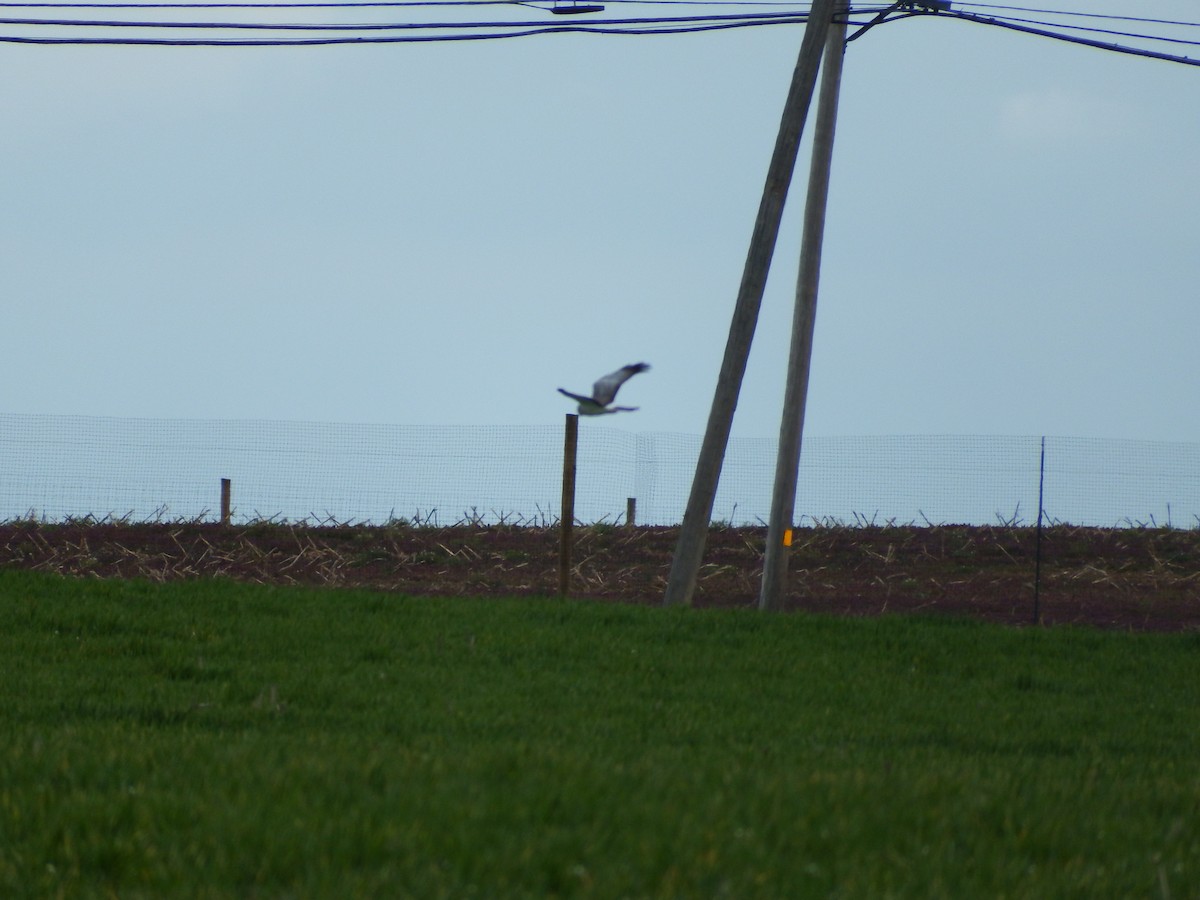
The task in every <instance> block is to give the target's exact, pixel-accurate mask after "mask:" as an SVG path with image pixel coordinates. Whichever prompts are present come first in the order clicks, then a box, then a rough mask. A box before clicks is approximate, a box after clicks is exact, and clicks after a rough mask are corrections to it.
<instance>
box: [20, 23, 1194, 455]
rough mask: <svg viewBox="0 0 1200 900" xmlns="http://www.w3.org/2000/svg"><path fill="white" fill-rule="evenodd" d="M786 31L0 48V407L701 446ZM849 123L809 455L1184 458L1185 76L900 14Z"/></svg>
mask: <svg viewBox="0 0 1200 900" xmlns="http://www.w3.org/2000/svg"><path fill="white" fill-rule="evenodd" d="M1040 5H1042V6H1050V7H1054V8H1059V9H1071V10H1086V11H1093V12H1111V11H1118V10H1121V11H1127V10H1128V4H1123V3H1122V4H1118V3H1115V2H1101V0H1057V2H1052V3H1042V4H1040ZM487 9H489V11H488V12H487V13H486V14H485V15H481V16H480V17H481V18H489V17H493V16H496V15H498V14H496V13H493V12H491V11H490V9H492V8H487ZM26 12H28V11H26ZM526 12H527V11H526ZM619 13H620V14H629V13H630V10H628V9H627V8H622V9H620V10H619ZM1198 13H1200V5H1198V4H1196V3H1195V2H1192V0H1157V2H1152V0H1144V2H1142V3H1140V4H1138V9H1137V14H1138V15H1145V16H1158V17H1163V18H1177V19H1179V18H1184V19H1191V20H1197V19H1200V15H1198ZM633 14H639V15H640V14H655V12H654V11H645V10H640V9H639V10H634V11H633ZM309 15H310V16H314V15H316V13H312V14H309ZM324 15H327V16H328V15H330V13H324ZM333 15H334V16H335V18H336V17H337V14H333ZM393 15H396V14H395V13H393ZM343 17H344V16H343ZM293 18H296V17H293ZM1194 30H1195V29H1193V31H1194ZM802 32H803V26H801V25H793V26H779V27H771V28H755V29H746V30H739V31H727V32H715V33H709V34H695V35H679V36H654V37H632V36H612V35H549V36H540V37H531V38H522V39H514V40H505V41H494V42H463V43H435V44H423V45H418V44H402V45H384V46H342V47H317V48H258V49H252V48H153V47H71V46H65V47H63V46H22V45H2V47H3V49H2V50H0V121H2V122H3V127H2V128H0V209H2V210H3V215H0V283H2V284H3V295H4V298H5V322H4V324H5V327H4V328H3V332H2V337H0V347H2V353H0V383H3V385H4V388H3V394H2V395H0V411H4V412H20V413H73V414H74V413H78V414H92V415H113V416H149V417H182V418H193V417H200V418H209V417H227V418H264V419H301V420H315V421H340V422H383V423H401V424H410V423H411V424H481V425H483V424H492V423H500V422H504V423H513V424H539V423H557V422H560V421H561V418H562V415H563V413H565V412H568V411H571V409H572V407H571V404H569V403H568V402H567V401H566V400H565V399H564V398H563V397H561V396H560V395H559V394H557V393H556V392H555V388H556V387H559V386H563V387H567V388H569V389H573V390H577V389H586V388H587V387H588V386H589V385H590V384H591V382H592V380H594V378H595V377H597V376H598V375H600V374H603V373H605V372H607V371H609V370H611V369H613V368H615V367H617V366H619V365H622V364H624V363H627V362H636V361H640V360H645V361H647V362H650V363H651V364H652V365H653V367H654V368H653V370H652V371H651V372H649V373H648V374H646V375H642V376H639V377H638V378H637V379H635V380H633V381H631V382H630V383H629V384H628V385H627V386H626V387H625V389H624V390H623V392H622V395H621V398H620V399H621V401H622V402H624V403H628V404H631V405H636V406H640V407H641V411H640V412H638V413H636V414H633V415H630V416H626V417H621V418H617V417H614V418H613V419H612V420H610V421H607V422H605V423H603V424H600V423H597V424H598V425H600V427H612V426H616V427H620V428H622V429H627V430H637V431H672V432H682V433H689V434H700V433H702V432H703V430H704V426H705V421H706V418H707V414H708V408H709V404H710V402H711V398H712V389H713V385H714V382H715V378H716V373H717V370H718V366H719V363H720V356H721V353H722V351H723V348H724V343H725V336H726V333H727V329H728V325H729V316H730V312H731V310H732V305H733V300H734V298H735V296H736V292H737V287H738V282H739V280H740V277H741V272H742V265H743V262H744V259H745V254H746V248H747V243H748V240H749V237H750V232H751V227H752V225H753V221H754V216H755V212H756V210H757V206H758V201H759V196H760V193H761V190H762V184H763V178H764V175H765V173H766V167H767V162H768V160H769V157H770V153H771V149H772V146H773V143H774V140H775V134H776V129H777V126H778V122H779V114H780V110H781V107H782V103H783V98H784V94H785V92H786V89H787V84H788V80H789V78H790V73H791V70H792V67H793V65H794V63H795V58H796V51H797V49H798V47H799V44H800V39H801V36H802ZM1193 36H1194V37H1195V35H1193ZM840 110H841V112H840V118H839V129H838V137H837V146H836V150H835V159H834V170H833V181H832V187H831V194H830V207H829V217H828V228H827V232H826V241H825V260H824V267H823V274H822V283H821V295H820V304H819V315H818V322H817V331H816V338H815V356H814V365H813V373H812V379H811V394H810V399H809V406H808V410H809V415H808V426H807V430H808V433H809V434H819V435H846V434H894V433H918V434H922V433H962V434H1011V435H1020V434H1043V433H1044V434H1055V435H1078V436H1092V435H1100V436H1111V437H1122V438H1139V439H1150V440H1170V441H1200V403H1198V402H1197V398H1198V396H1200V391H1198V390H1197V387H1198V380H1200V379H1198V377H1197V363H1196V359H1197V353H1196V344H1197V335H1200V303H1198V302H1197V301H1198V299H1200V225H1198V222H1200V152H1197V148H1198V147H1200V116H1198V115H1197V110H1200V68H1195V67H1188V66H1182V65H1176V64H1170V63H1166V62H1160V61H1154V60H1148V59H1138V58H1133V57H1128V56H1121V55H1117V54H1113V53H1108V52H1102V51H1100V50H1096V49H1088V48H1083V47H1077V46H1071V45H1067V44H1063V43H1059V42H1055V41H1050V40H1047V39H1044V38H1038V37H1032V36H1025V35H1020V34H1015V33H1011V32H1006V31H1002V30H1000V29H996V28H990V27H985V26H981V25H975V24H968V23H964V22H959V21H952V20H947V19H944V18H941V17H922V18H917V19H910V20H906V21H901V22H895V23H892V24H888V25H885V26H883V27H880V28H878V29H876V30H874V31H872V32H871V33H870V34H868V35H866V36H865V37H863V38H862V39H861V40H859V41H857V42H855V43H853V44H852V45H851V46H850V48H849V51H848V54H847V57H846V67H845V76H844V82H843V91H842V98H841V107H840ZM807 166H808V160H807V143H806V145H805V147H803V148H802V151H801V160H800V163H799V166H798V172H797V180H796V182H795V183H794V185H793V194H792V202H791V203H790V204H789V207H788V211H787V215H786V219H785V227H784V230H783V233H782V235H781V239H780V243H779V247H778V250H777V253H776V259H775V264H774V267H773V269H772V277H771V281H770V284H769V286H768V291H767V296H766V299H765V301H764V306H763V313H762V318H761V320H760V324H759V331H758V336H757V339H756V341H755V345H754V349H753V352H752V354H751V360H750V366H749V370H748V374H747V378H746V382H745V385H744V390H743V395H742V400H741V403H740V405H739V409H738V415H737V419H736V421H735V426H734V433H735V435H744V436H766V437H773V436H774V435H775V433H776V431H777V429H778V421H779V405H780V401H781V398H782V392H783V384H782V382H783V377H784V371H785V368H786V358H787V341H788V331H789V328H790V318H791V307H792V295H793V290H794V280H795V271H796V259H797V248H798V244H799V234H798V225H797V223H798V220H799V213H800V208H801V201H802V198H803V187H804V181H805V178H806V176H807Z"/></svg>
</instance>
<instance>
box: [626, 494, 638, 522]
mask: <svg viewBox="0 0 1200 900" xmlns="http://www.w3.org/2000/svg"><path fill="white" fill-rule="evenodd" d="M636 524H637V497H627V498H626V500H625V527H626V528H632V527H633V526H634V525H636Z"/></svg>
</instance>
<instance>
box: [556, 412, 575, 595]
mask: <svg viewBox="0 0 1200 900" xmlns="http://www.w3.org/2000/svg"><path fill="white" fill-rule="evenodd" d="M578 446H579V416H578V415H576V414H575V413H567V421H566V429H565V432H564V436H563V480H562V518H561V520H560V522H559V526H560V529H561V535H560V538H559V545H558V593H559V595H560V596H562V597H565V596H567V594H568V593H569V592H570V589H571V531H572V529H573V528H574V527H575V455H576V450H577V448H578Z"/></svg>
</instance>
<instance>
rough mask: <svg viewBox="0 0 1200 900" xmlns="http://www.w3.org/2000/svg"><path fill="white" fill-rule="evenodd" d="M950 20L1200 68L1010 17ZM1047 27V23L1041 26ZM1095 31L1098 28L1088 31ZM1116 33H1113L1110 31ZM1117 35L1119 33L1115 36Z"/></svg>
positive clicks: (959, 15) (962, 15) (960, 15)
mask: <svg viewBox="0 0 1200 900" xmlns="http://www.w3.org/2000/svg"><path fill="white" fill-rule="evenodd" d="M942 15H945V16H947V17H948V18H954V19H959V20H961V21H964V22H974V23H976V24H980V25H992V26H995V27H998V28H1005V29H1008V30H1010V31H1017V32H1021V33H1022V34H1032V35H1036V36H1038V37H1046V38H1050V39H1052V40H1056V41H1063V42H1065V43H1068V44H1078V45H1080V46H1083V47H1092V48H1094V49H1097V50H1108V51H1110V52H1112V53H1122V54H1125V55H1128V56H1140V57H1143V58H1145V59H1159V60H1163V61H1165V62H1175V63H1180V64H1182V65H1185V66H1200V59H1194V58H1192V57H1189V56H1180V55H1177V54H1173V53H1161V52H1158V51H1156V50H1148V49H1145V48H1140V47H1130V46H1127V45H1124V44H1113V43H1106V42H1104V41H1100V40H1095V39H1092V38H1086V37H1080V36H1078V35H1072V34H1066V33H1063V32H1062V31H1055V30H1053V28H1054V26H1051V27H1034V26H1033V25H1030V24H1024V23H1022V22H1021V21H1018V20H1011V19H1008V18H997V17H992V16H980V15H976V14H975V13H969V12H961V11H957V10H954V11H950V12H947V13H942ZM1039 24H1046V23H1039ZM1057 27H1059V28H1064V27H1065V28H1067V29H1069V30H1079V29H1078V28H1077V27H1076V26H1057ZM1088 30H1093V31H1094V30H1095V29H1088ZM1107 33H1113V32H1107ZM1113 34H1115V33H1113ZM1123 36H1125V37H1137V38H1140V39H1144V40H1156V41H1170V42H1172V43H1179V44H1185V45H1188V46H1193V47H1200V41H1189V40H1183V39H1177V38H1168V37H1159V36H1155V35H1132V34H1124V35H1123Z"/></svg>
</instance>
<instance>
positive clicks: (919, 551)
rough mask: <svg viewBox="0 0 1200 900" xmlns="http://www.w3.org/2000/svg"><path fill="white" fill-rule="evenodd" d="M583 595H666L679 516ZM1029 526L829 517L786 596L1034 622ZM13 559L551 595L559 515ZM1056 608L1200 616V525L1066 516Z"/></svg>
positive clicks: (3, 532)
mask: <svg viewBox="0 0 1200 900" xmlns="http://www.w3.org/2000/svg"><path fill="white" fill-rule="evenodd" d="M574 535H575V541H574V552H573V567H572V577H571V595H572V596H573V597H579V598H589V599H596V600H607V601H618V602H628V603H645V604H657V603H661V602H662V598H663V592H664V590H665V587H666V579H667V574H668V572H669V570H670V562H671V554H672V552H673V550H674V548H675V541H676V538H677V536H678V529H677V528H644V527H636V528H623V527H617V526H611V525H593V526H588V527H577V528H576V529H575V531H574ZM1036 537H1037V536H1036V531H1035V530H1034V529H1032V528H1002V527H990V526H985V527H967V526H940V527H926V528H919V527H861V528H860V527H853V528H851V527H829V528H826V527H822V528H812V529H800V530H798V531H797V532H796V539H795V542H794V544H793V546H792V553H791V564H790V572H791V575H790V588H791V590H790V596H789V597H788V599H787V603H786V604H785V608H786V609H787V610H810V611H817V612H826V613H835V614H841V615H856V616H861V615H879V614H886V613H922V614H938V615H943V614H951V615H966V616H972V617H976V618H980V619H988V620H992V621H997V622H1005V623H1010V624H1028V623H1031V622H1032V621H1033V620H1034V602H1035V590H1034V588H1035V571H1036V553H1037V540H1036ZM765 540H766V530H765V529H762V528H719V527H714V528H713V529H711V530H710V532H709V536H708V543H707V549H706V553H705V561H704V566H703V568H702V569H701V572H700V579H699V584H698V587H697V591H696V595H695V601H694V602H695V605H697V606H705V607H713V606H722V607H753V606H755V605H756V603H757V596H758V588H759V579H760V577H761V573H762V555H763V547H764V543H765ZM0 567H4V568H17V569H32V570H41V571H51V572H58V573H62V574H65V575H73V576H89V577H100V578H143V579H150V580H153V581H167V580H172V579H182V578H201V577H213V576H219V577H226V578H233V579H237V580H239V581H251V582H260V583H265V584H303V585H324V586H337V587H365V588H372V589H377V590H385V591H395V592H400V593H406V594H417V595H429V596H433V595H472V596H484V597H488V596H511V595H533V594H542V595H550V594H555V593H557V590H558V571H559V532H558V531H557V529H554V528H531V527H512V526H483V525H479V526H471V525H458V526H455V527H452V528H437V527H428V526H406V525H394V526H387V527H366V526H339V525H331V526H326V527H312V526H289V525H280V524H270V523H265V524H254V525H247V526H220V525H214V524H198V523H166V524H128V523H115V524H112V523H110V524H97V523H94V522H91V521H89V520H84V521H81V522H68V523H64V524H55V525H51V524H42V523H35V522H9V523H6V524H0ZM1038 607H1039V611H1040V618H1041V621H1042V622H1043V623H1045V624H1066V623H1070V624H1080V625H1089V626H1095V627H1102V628H1120V629H1132V630H1153V631H1180V630H1200V530H1191V531H1178V530H1170V529H1158V528H1156V529H1149V528H1146V529H1096V528H1074V527H1070V526H1063V525H1058V526H1054V527H1051V528H1047V529H1045V531H1044V532H1043V540H1042V564H1041V579H1040V586H1039V590H1038Z"/></svg>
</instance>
